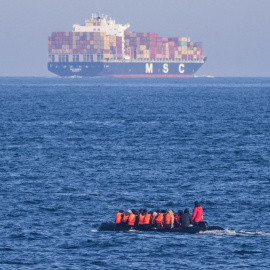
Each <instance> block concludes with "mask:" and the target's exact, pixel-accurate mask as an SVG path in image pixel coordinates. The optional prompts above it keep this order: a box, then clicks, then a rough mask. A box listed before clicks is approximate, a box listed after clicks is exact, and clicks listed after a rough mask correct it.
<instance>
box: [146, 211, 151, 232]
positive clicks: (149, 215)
mask: <svg viewBox="0 0 270 270" xmlns="http://www.w3.org/2000/svg"><path fill="white" fill-rule="evenodd" d="M152 215H153V211H149V212H148V213H146V215H145V217H144V227H145V228H147V229H148V228H151V227H152Z"/></svg>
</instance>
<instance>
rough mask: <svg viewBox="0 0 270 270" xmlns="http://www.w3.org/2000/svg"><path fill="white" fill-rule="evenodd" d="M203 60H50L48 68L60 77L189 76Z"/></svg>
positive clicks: (191, 75)
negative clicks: (184, 61) (186, 61)
mask: <svg viewBox="0 0 270 270" xmlns="http://www.w3.org/2000/svg"><path fill="white" fill-rule="evenodd" d="M202 65H203V62H194V63H190V62H188V63H182V62H70V63H69V62H49V63H48V70H49V71H50V72H52V73H54V74H56V75H58V76H60V77H74V76H78V77H95V76H102V77H117V78H187V77H193V76H194V74H195V73H196V72H197V70H198V69H199V68H200V67H201V66H202Z"/></svg>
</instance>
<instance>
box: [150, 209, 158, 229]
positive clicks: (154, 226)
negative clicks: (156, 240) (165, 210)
mask: <svg viewBox="0 0 270 270" xmlns="http://www.w3.org/2000/svg"><path fill="white" fill-rule="evenodd" d="M157 211H159V210H157ZM159 212H160V211H159ZM157 216H158V213H157V212H154V213H153V215H152V227H153V228H156V218H157Z"/></svg>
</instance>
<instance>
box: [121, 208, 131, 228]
mask: <svg viewBox="0 0 270 270" xmlns="http://www.w3.org/2000/svg"><path fill="white" fill-rule="evenodd" d="M131 213H132V212H131V210H129V209H128V210H127V211H126V213H124V216H123V224H125V225H126V224H128V218H129V215H130V214H131Z"/></svg>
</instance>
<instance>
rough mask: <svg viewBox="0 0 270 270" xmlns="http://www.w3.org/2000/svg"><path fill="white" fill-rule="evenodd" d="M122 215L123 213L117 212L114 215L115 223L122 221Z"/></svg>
mask: <svg viewBox="0 0 270 270" xmlns="http://www.w3.org/2000/svg"><path fill="white" fill-rule="evenodd" d="M122 215H123V213H117V214H116V215H115V223H116V224H120V223H122Z"/></svg>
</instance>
